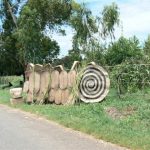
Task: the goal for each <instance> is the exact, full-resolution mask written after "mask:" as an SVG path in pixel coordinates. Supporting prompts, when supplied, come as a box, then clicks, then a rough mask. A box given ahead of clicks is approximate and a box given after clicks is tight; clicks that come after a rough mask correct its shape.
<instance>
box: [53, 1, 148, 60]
mask: <svg viewBox="0 0 150 150" xmlns="http://www.w3.org/2000/svg"><path fill="white" fill-rule="evenodd" d="M76 2H78V3H83V2H84V3H86V5H87V7H88V8H90V9H91V10H92V13H93V15H95V16H96V15H99V14H100V12H101V11H102V9H103V7H104V6H105V5H109V4H111V3H112V2H115V3H116V4H117V5H118V7H119V9H120V20H121V24H122V25H123V35H124V36H125V37H127V38H129V37H132V36H134V35H135V36H137V37H138V38H139V40H140V41H141V42H144V41H145V40H146V39H147V36H148V35H149V34H150V0H76ZM65 29H66V34H67V36H61V35H59V34H54V35H53V38H54V39H55V40H57V42H58V43H59V45H60V48H61V51H60V57H62V56H65V55H67V53H68V50H70V49H71V48H72V36H73V33H72V30H71V29H70V28H68V27H66V28H65ZM121 31H122V29H121V28H116V32H115V36H116V39H118V38H119V37H120V36H121V33H122V32H121ZM141 44H142V43H141Z"/></svg>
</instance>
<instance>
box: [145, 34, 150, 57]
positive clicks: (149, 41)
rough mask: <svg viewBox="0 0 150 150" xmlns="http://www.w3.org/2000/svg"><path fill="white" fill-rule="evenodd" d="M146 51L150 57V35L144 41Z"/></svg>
mask: <svg viewBox="0 0 150 150" xmlns="http://www.w3.org/2000/svg"><path fill="white" fill-rule="evenodd" d="M143 49H144V53H145V54H146V55H148V56H149V57H150V35H149V36H148V38H147V40H146V41H145V43H144V48H143Z"/></svg>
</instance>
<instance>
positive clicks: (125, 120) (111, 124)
mask: <svg viewBox="0 0 150 150" xmlns="http://www.w3.org/2000/svg"><path fill="white" fill-rule="evenodd" d="M110 94H111V93H110ZM0 103H3V104H7V105H10V104H9V92H8V90H0ZM13 107H16V108H20V109H22V110H24V111H28V112H31V113H35V114H38V115H41V116H44V117H46V118H47V119H50V120H54V121H56V122H58V123H60V124H63V125H64V126H66V127H70V128H73V129H75V130H79V131H82V132H85V133H88V134H91V135H93V136H95V137H96V138H100V139H103V140H105V141H109V142H112V143H115V144H118V145H121V146H125V147H128V148H131V149H143V150H149V149H150V96H146V95H142V93H140V92H139V93H138V96H137V95H132V96H131V95H130V96H126V97H125V98H123V99H118V98H117V97H113V96H110V97H108V98H107V99H106V100H105V101H103V102H102V103H98V104H80V105H75V106H56V105H26V104H23V105H17V106H13Z"/></svg>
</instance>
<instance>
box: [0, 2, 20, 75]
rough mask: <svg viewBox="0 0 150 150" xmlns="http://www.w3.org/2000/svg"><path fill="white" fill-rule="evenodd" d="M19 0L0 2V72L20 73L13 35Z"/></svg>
mask: <svg viewBox="0 0 150 150" xmlns="http://www.w3.org/2000/svg"><path fill="white" fill-rule="evenodd" d="M19 2H20V1H19V0H3V1H1V2H0V7H1V11H0V18H1V21H2V27H1V29H0V31H1V32H0V35H1V44H0V64H1V67H0V74H20V73H21V72H22V67H21V65H20V64H19V63H18V58H17V52H16V47H15V43H16V39H15V38H14V36H13V33H14V31H15V30H16V28H17V24H16V14H17V10H18V4H19Z"/></svg>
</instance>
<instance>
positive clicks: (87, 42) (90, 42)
mask: <svg viewBox="0 0 150 150" xmlns="http://www.w3.org/2000/svg"><path fill="white" fill-rule="evenodd" d="M74 7H75V8H74ZM74 7H73V8H74V9H75V10H76V11H75V13H74V14H73V15H72V16H71V20H70V22H71V25H72V27H73V29H74V30H75V34H74V37H73V48H74V49H80V51H81V53H82V54H83V55H84V56H85V58H86V59H87V60H88V61H89V60H90V61H91V60H98V59H99V60H100V61H98V62H99V63H102V62H104V56H103V50H104V48H103V45H104V44H105V45H106V41H107V40H106V39H107V38H111V41H112V40H113V39H114V37H115V36H114V30H115V25H119V9H118V6H117V5H116V4H115V3H112V4H111V5H109V6H105V7H104V9H103V11H102V13H101V16H100V17H96V18H94V17H93V15H92V12H91V11H90V10H89V9H87V8H86V7H85V5H83V6H78V5H76V4H75V5H74Z"/></svg>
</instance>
